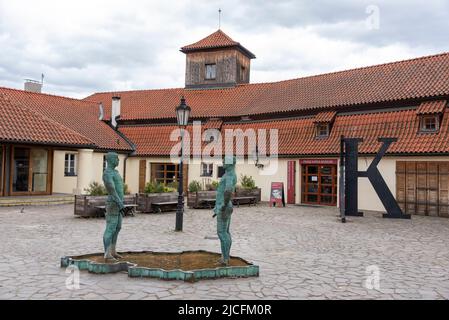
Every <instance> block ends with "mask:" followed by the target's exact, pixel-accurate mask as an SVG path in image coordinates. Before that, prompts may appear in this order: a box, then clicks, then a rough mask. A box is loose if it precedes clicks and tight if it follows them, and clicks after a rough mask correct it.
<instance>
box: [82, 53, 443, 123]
mask: <svg viewBox="0 0 449 320" xmlns="http://www.w3.org/2000/svg"><path fill="white" fill-rule="evenodd" d="M116 94H120V96H121V97H122V105H121V110H122V117H121V118H122V119H123V120H137V119H161V118H174V117H175V111H174V110H175V107H176V106H177V105H178V104H179V99H180V97H181V96H182V95H184V96H185V98H186V101H187V104H189V106H190V107H191V108H192V117H194V118H201V117H207V118H210V117H232V116H244V115H255V114H278V113H284V112H292V111H307V112H313V110H316V111H322V110H323V109H329V108H332V109H337V108H342V107H348V106H355V105H363V104H373V103H391V102H394V101H411V100H415V99H425V98H428V97H446V96H449V53H444V54H438V55H434V56H427V57H422V58H416V59H412V60H405V61H400V62H394V63H387V64H382V65H376V66H371V67H365V68H359V69H352V70H347V71H341V72H333V73H327V74H322V75H317V76H311V77H305V78H299V79H294V80H287V81H281V82H272V83H257V84H242V85H237V86H236V87H233V88H226V89H208V90H187V89H181V88H178V89H161V90H142V91H125V92H109V93H97V94H94V95H92V96H89V97H87V98H86V100H91V101H96V102H103V104H104V106H105V109H106V115H107V116H109V115H110V108H111V99H112V96H114V95H116Z"/></svg>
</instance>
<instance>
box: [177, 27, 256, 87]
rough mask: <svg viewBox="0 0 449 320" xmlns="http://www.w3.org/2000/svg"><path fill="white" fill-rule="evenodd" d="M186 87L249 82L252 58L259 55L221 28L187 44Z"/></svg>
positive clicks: (234, 84)
mask: <svg viewBox="0 0 449 320" xmlns="http://www.w3.org/2000/svg"><path fill="white" fill-rule="evenodd" d="M181 52H183V53H185V54H186V83H185V86H186V88H187V89H207V88H224V87H233V86H236V85H237V84H241V83H249V80H250V70H251V59H254V58H256V56H255V55H254V54H253V53H251V52H250V51H249V50H248V49H246V48H245V47H243V46H242V45H241V44H240V43H239V42H236V41H234V40H232V39H231V38H230V37H229V36H228V35H227V34H225V33H224V32H223V31H221V30H220V29H219V30H217V31H216V32H214V33H212V34H211V35H209V36H207V37H206V38H204V39H202V40H200V41H198V42H195V43H192V44H189V45H187V46H184V47H182V48H181Z"/></svg>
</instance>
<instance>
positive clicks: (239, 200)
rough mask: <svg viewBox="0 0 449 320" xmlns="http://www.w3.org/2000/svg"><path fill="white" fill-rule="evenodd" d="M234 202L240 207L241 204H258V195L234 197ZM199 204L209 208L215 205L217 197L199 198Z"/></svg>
mask: <svg viewBox="0 0 449 320" xmlns="http://www.w3.org/2000/svg"><path fill="white" fill-rule="evenodd" d="M232 203H233V204H234V205H237V207H240V205H241V204H248V205H252V204H253V205H256V204H257V198H256V197H234V198H232ZM199 204H200V205H202V206H207V207H208V208H209V209H212V208H213V207H215V199H201V200H199Z"/></svg>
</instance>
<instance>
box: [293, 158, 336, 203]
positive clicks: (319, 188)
mask: <svg viewBox="0 0 449 320" xmlns="http://www.w3.org/2000/svg"><path fill="white" fill-rule="evenodd" d="M302 172H303V174H302V177H303V180H302V183H303V187H302V202H303V203H309V204H319V205H328V206H335V205H337V166H336V165H315V164H313V165H304V166H303V170H302Z"/></svg>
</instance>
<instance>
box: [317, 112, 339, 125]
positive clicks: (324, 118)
mask: <svg viewBox="0 0 449 320" xmlns="http://www.w3.org/2000/svg"><path fill="white" fill-rule="evenodd" d="M336 115H337V111H323V112H320V113H318V114H317V115H316V116H315V119H314V122H315V123H323V122H332V121H334V118H335V116H336Z"/></svg>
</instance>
